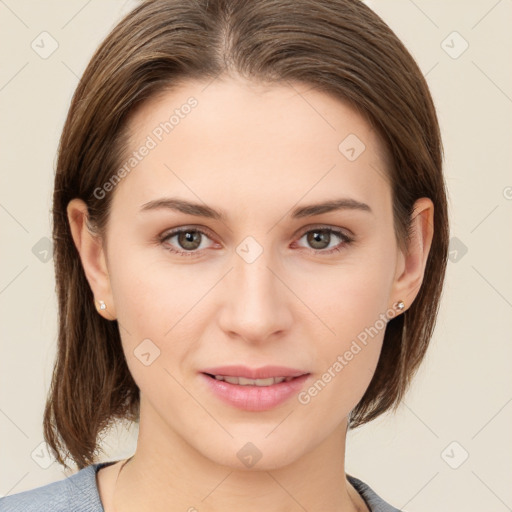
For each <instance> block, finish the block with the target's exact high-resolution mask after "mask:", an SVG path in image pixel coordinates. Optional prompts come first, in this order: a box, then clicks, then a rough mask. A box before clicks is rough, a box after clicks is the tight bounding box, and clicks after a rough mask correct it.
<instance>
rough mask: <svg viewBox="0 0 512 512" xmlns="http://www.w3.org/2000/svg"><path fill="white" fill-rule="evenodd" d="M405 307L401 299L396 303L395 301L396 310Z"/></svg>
mask: <svg viewBox="0 0 512 512" xmlns="http://www.w3.org/2000/svg"><path fill="white" fill-rule="evenodd" d="M404 308H405V303H404V301H403V300H399V301H398V302H397V303H396V309H398V311H402V310H403V309H404Z"/></svg>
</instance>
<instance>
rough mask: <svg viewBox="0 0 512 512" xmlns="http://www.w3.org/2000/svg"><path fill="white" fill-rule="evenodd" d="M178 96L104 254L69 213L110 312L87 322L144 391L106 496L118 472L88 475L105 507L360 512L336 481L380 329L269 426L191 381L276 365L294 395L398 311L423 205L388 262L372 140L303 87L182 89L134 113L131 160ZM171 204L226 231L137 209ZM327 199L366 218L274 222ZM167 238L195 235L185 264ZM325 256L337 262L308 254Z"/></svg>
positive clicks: (118, 201)
mask: <svg viewBox="0 0 512 512" xmlns="http://www.w3.org/2000/svg"><path fill="white" fill-rule="evenodd" d="M190 96H194V97H195V98H196V99H197V100H198V105H197V107H196V108H195V109H193V110H192V111H191V113H190V114H189V115H188V116H186V117H185V118H184V119H181V120H180V123H179V124H178V125H177V126H176V127H175V128H174V130H173V131H172V132H171V133H169V134H168V135H166V136H165V137H164V138H163V140H162V141H161V142H160V143H159V144H158V145H157V147H156V148H154V149H152V150H151V151H150V153H149V154H148V155H147V156H146V157H145V158H144V159H143V160H142V161H141V162H140V163H139V164H138V165H137V166H136V168H135V169H134V170H133V171H131V172H130V174H128V175H127V176H126V177H125V178H123V180H122V181H121V183H119V184H118V185H117V186H116V188H115V190H114V191H113V192H112V193H113V194H114V196H113V202H112V209H111V214H110V217H109V221H108V225H107V231H106V238H105V239H101V238H99V237H95V236H94V235H92V234H91V233H90V232H89V230H88V229H87V227H86V225H85V223H84V218H85V216H86V214H87V208H86V206H85V204H84V203H83V202H82V201H80V200H78V199H75V200H73V201H71V202H70V204H69V206H68V218H69V221H70V224H71V229H72V233H73V238H74V241H75V244H76V246H77V248H78V250H79V253H80V257H81V259H82V264H83V267H84V270H85V273H86V276H87V279H88V281H89V284H90V286H91V288H92V291H93V293H94V296H95V298H96V300H103V301H105V303H106V305H107V309H106V310H98V313H99V314H101V315H103V316H104V317H105V318H107V319H117V320H118V322H119V324H120V326H121V328H120V332H121V337H122V343H123V349H124V352H125V356H126V359H127V363H128V366H129V369H130V371H131V373H132V375H133V377H134V379H135V381H136V383H137V385H138V386H139V388H140V390H141V416H140V430H139V437H138V442H137V449H136V452H135V454H134V457H133V458H132V460H130V462H129V463H128V464H127V465H126V466H125V467H124V469H123V471H122V472H121V473H120V475H121V476H120V478H119V480H118V482H117V485H116V486H115V485H114V484H115V479H116V477H117V476H118V472H119V467H120V464H115V465H113V466H109V467H107V468H104V469H102V470H101V471H99V473H98V485H99V488H100V496H101V499H102V501H103V503H104V507H105V510H106V511H107V512H112V511H114V510H118V511H120V510H123V511H124V512H130V511H135V510H137V511H141V510H152V511H163V510H165V511H187V510H191V511H192V510H194V509H193V508H191V507H195V509H197V510H201V511H211V512H219V511H223V510H244V511H246V512H253V511H254V512H255V511H261V510H265V511H266V512H295V511H302V510H304V509H307V510H308V511H309V512H320V511H322V512H325V511H326V510H332V511H334V510H336V511H344V512H354V511H356V510H360V511H366V510H368V508H367V506H366V505H365V502H364V500H363V499H362V497H361V496H359V494H358V493H357V492H356V491H355V489H354V488H353V487H352V486H351V485H350V483H349V482H348V480H347V479H346V475H345V464H344V460H345V441H346V433H347V419H348V418H347V417H348V415H349V413H350V411H351V410H352V409H353V408H354V407H355V406H356V405H357V403H358V402H359V401H360V399H361V397H362V396H363V394H364V392H365V390H366V389H367V387H368V385H369V383H370V381H371V378H372V376H373V374H374V371H375V368H376V365H377V362H378V359H379V355H380V351H381V347H382V341H383V336H384V329H381V330H380V331H379V333H378V335H376V336H374V337H373V338H371V340H370V341H369V342H368V344H367V345H366V346H363V345H361V346H362V347H363V348H362V350H361V351H360V352H358V354H357V356H354V358H353V359H352V360H351V361H350V362H349V363H348V364H347V365H346V366H345V367H344V368H343V370H342V371H340V372H338V373H337V374H336V377H335V378H333V379H332V380H331V381H330V382H329V383H328V384H327V385H326V386H325V387H324V388H323V389H322V391H321V392H319V393H318V394H317V395H316V396H315V397H313V398H311V400H310V402H309V403H307V404H301V403H299V401H298V399H297V397H292V398H291V399H290V400H288V401H286V402H285V403H283V404H281V405H279V406H277V407H275V408H273V409H271V410H269V411H264V412H248V411H242V410H239V409H237V408H235V407H232V406H230V405H227V404H225V403H223V402H221V401H219V400H218V399H217V397H215V396H214V395H212V394H211V392H210V391H209V389H208V388H207V387H206V386H205V384H204V382H203V381H202V379H201V378H200V377H199V374H198V372H200V371H201V369H204V368H206V367H208V366H217V365H222V364H246V365H248V366H250V367H260V366H264V365H267V364H280V365H285V366H290V367H293V368H298V369H301V370H303V371H307V372H310V377H309V379H308V381H307V383H306V384H305V385H304V388H303V389H307V388H308V387H309V386H311V385H312V383H313V382H315V381H316V380H317V379H319V378H321V376H322V374H324V373H325V372H326V371H327V369H328V368H329V367H332V365H333V363H334V362H335V361H336V358H337V357H338V355H340V354H344V353H345V352H346V351H347V350H348V349H349V348H350V346H351V343H352V341H353V340H354V339H356V337H357V335H358V334H359V333H360V332H361V331H363V330H364V329H365V328H366V327H369V326H373V325H375V323H376V320H377V319H378V318H379V315H382V314H383V313H385V312H386V311H388V310H389V309H390V308H393V305H394V304H395V303H396V302H397V301H399V300H404V302H405V304H406V308H407V307H408V306H410V304H411V302H412V301H413V300H414V298H415V297H416V295H417V293H418V291H419V288H420V285H421V282H422V279H423V274H424V269H425V264H426V260H427V256H428V251H429V249H430V245H431V240H432V234H433V233H432V218H433V204H432V202H431V201H430V200H429V199H427V198H421V199H419V200H418V201H417V202H416V205H415V211H414V214H413V236H412V238H411V241H410V244H409V246H408V248H407V250H402V249H400V246H399V244H397V241H396V238H395V233H394V227H393V215H392V197H391V189H390V185H389V183H388V182H387V181H386V179H385V178H384V175H385V172H386V170H385V165H386V164H385V162H386V159H385V153H384V150H383V147H382V146H381V142H380V140H379V138H378V135H377V134H376V132H375V131H374V130H372V129H371V127H370V126H369V124H368V123H367V122H366V121H365V120H364V119H363V118H362V117H361V116H360V115H359V114H358V113H357V112H355V111H354V110H352V109H351V108H350V107H349V106H348V105H347V104H345V103H344V102H342V101H340V100H339V99H336V98H333V97H331V96H329V95H327V94H325V93H323V92H320V91H317V90H314V89H312V88H311V87H310V86H305V85H304V84H293V85H291V84H286V83H283V84H279V85H275V84H274V85H272V86H265V85H262V84H256V83H254V82H247V81H245V80H243V79H241V78H239V77H237V78H233V77H231V78H223V79H217V80H215V81H214V82H213V83H211V84H210V85H209V86H208V87H206V83H199V82H188V83H185V84H182V85H181V86H180V87H179V88H178V89H174V90H173V91H168V92H166V93H165V94H163V95H160V96H159V97H158V98H154V99H153V100H152V101H151V102H149V103H147V104H145V105H144V106H143V107H142V109H139V110H138V111H137V112H135V115H134V116H133V117H132V118H131V119H130V128H131V142H132V144H131V150H136V149H137V148H138V147H140V145H141V144H142V143H143V142H144V140H146V138H147V136H148V135H149V134H151V133H152V130H154V128H155V127H156V126H158V125H159V123H160V122H162V121H164V120H166V119H168V118H169V112H172V111H173V110H174V109H175V108H179V107H180V105H182V104H184V103H185V102H186V100H187V98H189V97H190ZM348 134H356V135H357V137H358V138H359V139H360V140H361V141H363V142H364V144H365V146H366V149H365V150H364V151H363V153H362V154H361V155H360V156H359V157H358V158H357V159H356V160H354V161H349V160H348V159H347V158H346V157H345V156H344V155H343V154H342V153H341V152H340V151H339V149H338V146H339V144H340V142H342V141H343V139H345V137H346V136H347V135H348ZM170 196H173V197H179V198H181V199H186V200H190V201H194V202H199V203H202V204H207V205H208V206H210V207H212V208H214V209H216V210H223V211H224V212H225V214H226V216H227V220H226V221H225V222H222V221H220V220H215V219H210V218H204V217H195V216H192V215H190V214H184V213H181V212H176V211H172V210H170V209H165V208H162V209H158V210H153V211H147V212H141V211H140V208H141V206H142V205H144V204H145V203H147V202H149V201H152V200H155V199H159V198H162V197H170ZM341 197H346V198H352V199H355V200H357V201H360V202H363V203H366V204H367V205H369V206H370V208H371V212H368V211H362V210H350V209H344V210H339V211H334V212H329V213H323V214H320V215H316V216H315V217H310V218H309V217H305V218H300V219H291V218H290V216H289V213H290V210H291V209H293V208H295V207H296V206H303V205H309V204H313V203H317V202H322V201H325V200H330V199H337V198H341ZM176 227H195V228H198V227H199V228H201V229H204V230H206V231H207V233H209V234H208V236H206V237H205V236H203V235H198V236H199V237H201V245H200V247H199V248H198V249H195V250H196V253H197V254H198V256H196V257H181V256H179V255H177V254H173V253H171V252H170V251H169V247H173V248H175V249H176V250H178V251H180V250H181V251H183V252H186V248H185V247H189V248H190V245H188V246H185V247H184V246H183V245H180V244H179V239H178V237H177V236H174V237H172V238H170V239H167V241H164V242H161V241H160V240H159V239H158V236H159V235H160V234H164V233H165V232H166V231H169V230H170V229H171V228H176ZM319 227H320V228H324V229H325V228H328V227H332V228H334V229H340V230H342V231H344V232H349V233H351V234H353V237H354V241H353V242H352V243H350V244H347V243H343V240H342V239H340V238H338V237H337V236H336V235H334V234H331V237H330V240H329V235H326V238H324V239H323V240H324V242H323V245H322V240H320V242H317V244H316V245H314V244H315V241H314V239H312V238H311V237H310V238H309V239H308V236H305V235H307V233H308V232H309V231H311V230H314V228H319ZM347 230H349V231H347ZM247 236H251V237H253V238H254V239H255V240H256V241H257V243H258V244H259V245H260V246H261V248H262V249H263V252H262V254H261V255H260V256H259V257H258V258H257V259H256V260H255V261H253V262H252V263H248V262H247V261H245V260H244V259H243V258H241V257H240V256H239V255H238V254H237V252H236V249H237V247H238V245H239V244H240V243H241V242H242V241H243V240H244V239H245V237H247ZM182 242H183V239H182ZM335 246H341V247H342V250H341V251H340V252H336V253H333V254H329V255H326V254H323V253H322V251H323V252H324V253H325V252H326V251H328V250H329V249H331V248H333V247H335ZM196 247H197V246H196ZM228 271H229V272H228ZM166 333H167V334H166ZM147 338H149V339H150V340H152V342H153V343H154V344H155V345H156V346H158V348H159V349H160V356H159V357H158V358H157V359H155V360H154V362H152V363H151V365H149V366H145V365H144V364H142V363H141V361H140V360H139V359H138V358H137V357H136V356H135V355H134V350H135V349H136V348H137V346H138V345H139V344H140V343H141V342H142V340H144V339H147ZM247 442H251V443H253V444H254V445H255V446H256V447H257V448H258V450H259V451H260V452H261V453H262V457H261V459H260V460H259V461H258V462H257V463H256V464H255V465H254V466H252V467H251V468H248V467H246V466H245V465H244V464H243V463H242V461H241V460H240V459H239V458H238V457H237V452H238V451H239V450H240V449H241V448H242V447H243V446H244V445H245V444H246V443H247Z"/></svg>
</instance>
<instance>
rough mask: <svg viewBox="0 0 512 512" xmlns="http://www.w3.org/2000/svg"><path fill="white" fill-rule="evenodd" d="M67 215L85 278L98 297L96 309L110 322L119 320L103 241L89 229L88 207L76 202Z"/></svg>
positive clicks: (95, 296) (96, 298)
mask: <svg viewBox="0 0 512 512" xmlns="http://www.w3.org/2000/svg"><path fill="white" fill-rule="evenodd" d="M67 215H68V220H69V225H70V228H71V235H72V236H73V241H74V243H75V246H76V248H77V250H78V253H79V254H80V260H81V261H82V266H83V269H84V272H85V276H86V278H87V281H88V282H89V286H90V287H91V290H92V293H93V295H94V302H95V304H96V309H97V311H98V313H99V314H100V315H101V316H103V317H104V318H106V319H107V320H115V319H116V312H115V306H114V301H113V297H112V290H111V286H110V279H109V275H108V269H107V260H106V255H105V251H104V248H103V240H102V238H101V237H100V236H99V234H97V233H94V232H93V231H91V229H90V228H89V226H88V223H87V220H88V209H87V205H86V204H85V203H84V201H82V200H81V199H72V200H71V201H70V202H69V203H68V206H67ZM100 300H101V301H103V302H104V303H105V306H106V307H105V309H100V302H99V301H100Z"/></svg>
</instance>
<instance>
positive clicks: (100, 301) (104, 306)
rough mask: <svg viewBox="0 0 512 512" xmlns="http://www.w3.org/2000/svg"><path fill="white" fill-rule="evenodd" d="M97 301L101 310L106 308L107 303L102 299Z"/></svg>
mask: <svg viewBox="0 0 512 512" xmlns="http://www.w3.org/2000/svg"><path fill="white" fill-rule="evenodd" d="M98 303H99V305H100V306H99V307H100V309H102V310H103V309H107V305H106V304H105V303H104V302H103V301H102V300H99V301H98Z"/></svg>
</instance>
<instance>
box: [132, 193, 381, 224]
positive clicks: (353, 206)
mask: <svg viewBox="0 0 512 512" xmlns="http://www.w3.org/2000/svg"><path fill="white" fill-rule="evenodd" d="M140 209H141V211H150V210H159V209H169V210H175V211H178V212H181V213H185V214H188V215H194V216H196V217H206V218H209V219H215V220H220V221H226V220H227V215H226V213H225V212H224V211H217V210H214V209H213V208H210V207H209V206H207V205H205V204H199V203H192V202H190V201H186V200H184V199H177V198H173V197H166V198H161V199H155V200H153V201H149V202H148V203H145V204H143V205H142V206H141V208H140ZM337 210H360V211H365V212H369V213H373V212H372V209H371V208H370V207H369V206H368V205H367V204H366V203H362V202H360V201H356V200H355V199H351V198H341V199H333V200H330V201H324V202H322V203H317V204H310V205H306V206H299V207H297V208H295V209H293V210H292V212H291V217H292V218H293V219H301V218H304V217H313V216H315V215H321V214H322V213H328V212H333V211H337Z"/></svg>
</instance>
